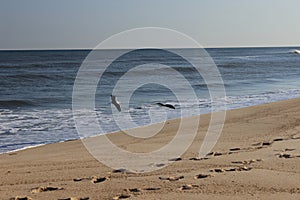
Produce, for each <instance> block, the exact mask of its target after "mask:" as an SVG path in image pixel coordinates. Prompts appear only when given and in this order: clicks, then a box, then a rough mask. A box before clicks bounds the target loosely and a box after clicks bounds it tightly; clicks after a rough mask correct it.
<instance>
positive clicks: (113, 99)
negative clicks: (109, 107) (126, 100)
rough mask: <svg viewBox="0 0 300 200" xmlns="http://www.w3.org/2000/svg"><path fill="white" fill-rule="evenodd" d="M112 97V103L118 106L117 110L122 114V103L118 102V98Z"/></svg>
mask: <svg viewBox="0 0 300 200" xmlns="http://www.w3.org/2000/svg"><path fill="white" fill-rule="evenodd" d="M110 97H111V103H112V104H114V105H115V106H116V108H117V109H118V111H119V112H121V106H120V103H119V102H118V100H117V98H116V96H114V95H110Z"/></svg>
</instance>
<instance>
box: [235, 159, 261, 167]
mask: <svg viewBox="0 0 300 200" xmlns="http://www.w3.org/2000/svg"><path fill="white" fill-rule="evenodd" d="M261 161H262V159H260V158H258V159H252V160H244V161H232V162H231V163H233V164H243V165H250V164H252V163H255V162H261Z"/></svg>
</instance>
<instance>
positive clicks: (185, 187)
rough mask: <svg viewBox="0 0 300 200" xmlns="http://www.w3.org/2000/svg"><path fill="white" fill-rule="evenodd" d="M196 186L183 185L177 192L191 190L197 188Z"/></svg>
mask: <svg viewBox="0 0 300 200" xmlns="http://www.w3.org/2000/svg"><path fill="white" fill-rule="evenodd" d="M197 187H198V185H191V184H185V185H183V186H181V187H180V188H179V190H191V189H193V188H197Z"/></svg>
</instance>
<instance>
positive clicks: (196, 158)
mask: <svg viewBox="0 0 300 200" xmlns="http://www.w3.org/2000/svg"><path fill="white" fill-rule="evenodd" d="M208 159H209V158H206V157H204V158H200V157H193V158H190V159H189V160H195V161H199V160H208Z"/></svg>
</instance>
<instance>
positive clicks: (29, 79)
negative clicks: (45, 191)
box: [0, 47, 300, 153]
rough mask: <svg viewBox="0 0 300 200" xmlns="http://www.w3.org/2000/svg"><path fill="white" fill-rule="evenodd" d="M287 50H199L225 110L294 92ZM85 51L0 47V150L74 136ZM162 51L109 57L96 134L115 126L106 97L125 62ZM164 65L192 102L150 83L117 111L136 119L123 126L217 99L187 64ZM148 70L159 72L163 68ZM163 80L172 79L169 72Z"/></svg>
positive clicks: (295, 65)
mask: <svg viewBox="0 0 300 200" xmlns="http://www.w3.org/2000/svg"><path fill="white" fill-rule="evenodd" d="M294 49H297V48H295V47H278V48H275V47H274V48H273V47H272V48H270V47H269V48H209V49H206V50H207V52H208V53H209V55H210V56H211V58H212V59H213V61H214V62H215V64H216V66H217V68H218V70H219V71H220V74H221V77H222V79H223V82H224V86H225V90H226V98H225V99H223V100H225V101H226V106H227V109H234V108H242V107H247V106H253V105H258V104H263V103H268V102H274V101H279V100H285V99H291V98H297V97H300V81H299V77H300V55H297V54H293V53H292V51H293V50H294ZM298 49H299V48H298ZM116 51H118V50H101V51H100V54H101V55H102V56H101V57H100V58H99V59H100V60H98V62H100V63H102V64H103V63H109V62H111V59H112V58H113V57H114V54H115V52H116ZM180 51H184V52H185V54H186V55H190V58H191V59H198V57H199V55H197V51H195V50H194V49H181V50H180ZM89 53H90V50H30V51H0V153H3V152H8V151H13V150H17V149H21V148H27V147H30V146H35V145H41V144H47V143H54V142H61V141H66V140H71V139H78V138H79V135H78V134H77V131H76V128H75V123H74V120H73V114H72V92H73V85H74V81H75V78H76V75H77V72H78V70H79V68H80V66H81V64H82V62H83V61H84V59H85V58H86V57H87V56H88V54H89ZM161 54H162V52H161V51H159V50H154V49H152V50H151V49H148V50H141V51H138V52H137V55H138V56H135V57H134V58H132V57H130V55H129V56H127V57H123V59H121V60H119V61H118V62H115V63H114V65H115V67H114V68H113V70H111V71H107V72H106V76H105V79H103V80H101V83H99V84H101V85H99V86H98V87H99V90H97V92H96V94H95V100H96V103H95V111H96V112H97V117H98V120H99V122H100V123H101V124H102V126H103V132H101V133H99V134H104V133H108V132H114V131H117V130H119V129H120V128H119V127H118V126H117V125H116V123H114V119H113V118H112V109H111V108H112V107H111V103H110V95H111V94H112V88H113V86H114V85H115V84H116V80H117V78H118V77H120V76H121V75H123V74H124V73H125V72H126V71H127V70H128V67H126V66H131V65H132V64H135V65H137V64H139V63H143V62H141V61H145V60H149V59H150V60H151V59H153V61H155V60H157V59H160V58H161V57H162V55H161ZM168 62H169V63H172V65H173V66H175V68H176V70H178V71H180V72H182V73H183V74H184V76H185V77H188V79H189V80H190V83H191V86H192V88H193V89H194V91H195V93H196V95H197V98H198V101H197V102H195V101H189V99H186V100H184V102H180V103H179V102H178V99H176V95H174V94H173V93H172V91H171V90H170V89H168V88H166V87H164V86H161V85H159V84H155V80H153V82H154V83H151V84H146V85H143V86H141V87H139V88H138V89H137V90H136V91H134V92H133V93H132V95H131V98H130V103H129V108H128V109H127V110H125V111H122V112H127V113H129V114H130V116H131V118H132V120H133V121H134V122H135V123H134V125H133V126H132V125H128V127H125V128H133V127H138V126H143V125H148V124H151V123H157V122H160V121H164V120H166V119H172V118H178V117H181V116H182V113H181V112H180V111H181V110H185V111H187V112H186V113H189V114H188V115H196V114H203V113H208V112H210V111H211V105H212V104H213V103H216V104H217V103H218V102H211V99H210V94H209V92H208V89H207V86H206V84H205V82H204V81H203V80H202V79H201V77H200V78H199V75H196V73H195V71H194V70H192V69H191V66H189V65H187V64H186V63H185V62H181V61H180V60H178V59H177V58H176V57H172V56H171V57H168V60H167V62H166V63H168ZM155 73H158V74H160V77H161V75H162V73H163V72H162V71H159V70H157V71H155ZM155 73H154V72H152V73H151V74H152V75H153V74H154V75H155ZM135 76H136V77H137V76H138V77H139V78H141V79H145V80H146V79H147V76H148V73H147V72H146V71H145V72H143V71H142V72H141V73H136V74H135ZM154 77H155V76H154ZM163 77H164V78H165V79H166V80H174V77H172V76H171V75H169V74H168V73H164V74H163ZM134 78H135V77H133V79H134ZM173 86H174V87H175V88H178V90H179V91H180V90H181V91H182V94H184V91H185V88H181V87H182V84H181V83H180V82H178V81H174V83H173ZM117 95H118V94H116V96H117ZM157 102H162V103H169V104H172V105H174V106H175V107H176V109H175V110H173V109H168V108H163V107H159V106H158V105H157V104H156V103H157ZM120 103H122V102H120ZM195 108H201V112H200V113H199V112H195V110H197V109H195ZM149 112H154V113H156V114H155V115H156V116H157V118H155V119H151V117H149ZM160 113H161V115H160ZM161 116H162V117H161ZM184 116H187V115H184Z"/></svg>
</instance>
